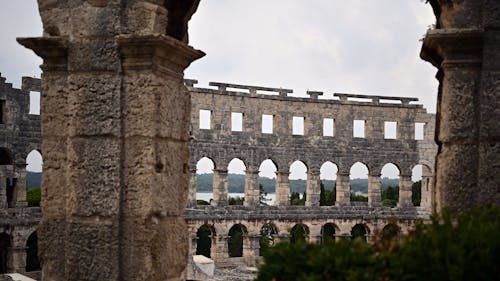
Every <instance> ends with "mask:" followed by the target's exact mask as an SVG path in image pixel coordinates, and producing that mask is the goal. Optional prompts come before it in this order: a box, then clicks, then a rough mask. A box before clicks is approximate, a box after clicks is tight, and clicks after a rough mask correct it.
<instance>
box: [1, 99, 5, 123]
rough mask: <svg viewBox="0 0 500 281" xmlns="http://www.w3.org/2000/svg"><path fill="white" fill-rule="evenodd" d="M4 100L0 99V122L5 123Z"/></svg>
mask: <svg viewBox="0 0 500 281" xmlns="http://www.w3.org/2000/svg"><path fill="white" fill-rule="evenodd" d="M4 114H5V101H4V100H0V124H4V123H5V116H4Z"/></svg>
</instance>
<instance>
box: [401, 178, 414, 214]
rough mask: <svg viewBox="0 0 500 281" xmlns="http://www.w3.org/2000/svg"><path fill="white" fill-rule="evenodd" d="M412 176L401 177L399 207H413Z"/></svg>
mask: <svg viewBox="0 0 500 281" xmlns="http://www.w3.org/2000/svg"><path fill="white" fill-rule="evenodd" d="M411 186H412V181H411V175H399V202H398V207H411V206H413V202H412V200H411V193H412V192H411Z"/></svg>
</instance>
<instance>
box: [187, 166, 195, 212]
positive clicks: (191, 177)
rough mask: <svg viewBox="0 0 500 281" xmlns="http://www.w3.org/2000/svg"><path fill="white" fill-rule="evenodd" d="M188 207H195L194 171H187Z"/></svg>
mask: <svg viewBox="0 0 500 281" xmlns="http://www.w3.org/2000/svg"><path fill="white" fill-rule="evenodd" d="M186 206H188V207H194V206H196V169H194V170H193V169H190V170H189V186H188V200H187V205H186Z"/></svg>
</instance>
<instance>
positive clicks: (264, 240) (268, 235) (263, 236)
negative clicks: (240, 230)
mask: <svg viewBox="0 0 500 281" xmlns="http://www.w3.org/2000/svg"><path fill="white" fill-rule="evenodd" d="M277 233H278V230H277V229H276V226H274V225H273V224H272V223H266V224H264V225H263V226H262V228H261V229H260V239H259V244H260V250H259V254H260V255H261V256H262V254H264V253H265V252H266V251H267V250H268V249H269V248H271V247H272V246H273V245H274V235H276V234H277Z"/></svg>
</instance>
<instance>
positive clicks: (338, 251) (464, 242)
mask: <svg viewBox="0 0 500 281" xmlns="http://www.w3.org/2000/svg"><path fill="white" fill-rule="evenodd" d="M387 231H389V232H391V233H393V232H395V231H396V229H395V228H394V229H388V230H387ZM498 233H500V209H499V208H498V207H484V208H480V209H475V210H472V211H469V212H467V213H463V214H458V215H457V214H452V213H450V212H444V213H443V216H442V217H440V218H439V217H437V216H436V217H433V218H432V219H431V221H430V223H429V224H423V223H417V225H416V228H415V230H414V231H413V232H411V233H410V234H409V235H407V236H404V237H399V235H397V236H396V237H395V238H394V239H392V240H388V239H387V236H386V237H384V238H381V237H379V238H378V239H376V241H375V243H374V244H372V245H371V244H366V243H364V242H362V241H361V240H360V239H355V240H348V239H341V240H340V241H337V242H336V243H327V244H323V245H319V244H306V243H296V244H289V243H285V244H278V245H277V246H275V247H273V248H272V249H270V250H268V251H266V252H265V253H264V263H263V264H262V265H261V266H260V268H259V273H258V276H257V279H256V280H257V281H264V280H266V281H267V280H274V281H285V280H286V281H294V280H300V281H316V280H318V281H319V280H345V281H351V280H374V281H377V280H378V281H400V280H404V281H420V280H422V281H423V280H425V281H434V280H436V281H438V280H450V281H451V280H453V281H469V280H474V281H482V280H485V281H486V280H499V278H500V266H499V264H498V262H499V261H500V239H498Z"/></svg>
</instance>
